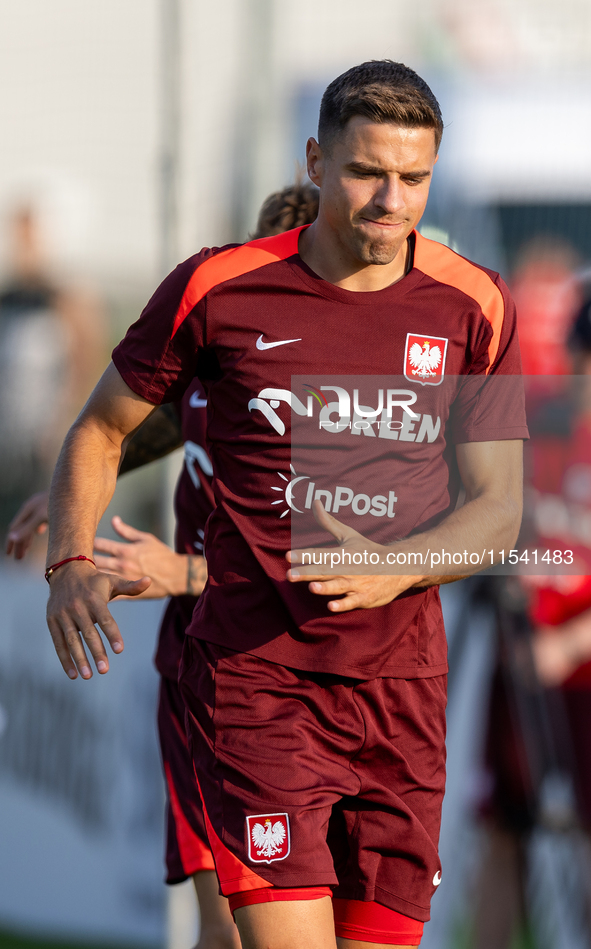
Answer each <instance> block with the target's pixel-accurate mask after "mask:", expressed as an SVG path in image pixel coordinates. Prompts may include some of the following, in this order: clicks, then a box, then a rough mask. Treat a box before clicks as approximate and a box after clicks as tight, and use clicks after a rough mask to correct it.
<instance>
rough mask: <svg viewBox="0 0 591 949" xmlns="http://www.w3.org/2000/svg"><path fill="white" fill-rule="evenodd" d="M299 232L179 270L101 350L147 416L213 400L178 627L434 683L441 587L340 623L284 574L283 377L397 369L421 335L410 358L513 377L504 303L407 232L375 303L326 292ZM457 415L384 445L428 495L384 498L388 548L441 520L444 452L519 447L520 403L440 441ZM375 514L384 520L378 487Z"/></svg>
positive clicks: (482, 275)
mask: <svg viewBox="0 0 591 949" xmlns="http://www.w3.org/2000/svg"><path fill="white" fill-rule="evenodd" d="M301 230H302V229H301V228H297V229H295V230H293V231H288V232H287V233H284V234H281V235H278V236H276V237H270V238H264V239H262V240H254V241H251V242H249V243H247V244H244V245H240V246H230V247H226V248H221V249H217V248H216V249H206V250H203V251H201V252H200V253H199V254H196V255H195V256H194V257H191V258H190V259H189V260H187V261H185V262H184V263H182V264H180V265H179V266H178V267H177V268H176V270H174V271H173V272H172V273H171V274H170V275H169V276H168V277H167V278H166V279H165V280H164V282H163V283H162V284H161V286H160V287H159V288H158V290H157V291H156V293H155V294H154V296H153V297H152V299H151V300H150V301H149V303H148V305H147V306H146V308H145V310H144V312H143V313H142V315H141V317H140V319H139V320H138V321H137V322H136V323H135V324H134V325H133V326H132V327H130V329H129V331H128V333H127V335H126V336H125V338H124V339H123V341H122V342H121V343H120V344H119V346H118V347H117V348H116V349H115V351H114V353H113V360H114V363H115V366H116V367H117V369H118V371H119V372H120V374H121V376H122V377H123V379H124V381H125V382H126V383H127V385H128V386H129V387H130V388H131V389H132V390H133V391H134V392H136V393H138V394H139V395H141V396H143V397H144V398H145V399H147V400H148V401H150V402H152V403H154V404H159V403H162V402H167V401H174V400H177V399H179V398H182V395H183V393H184V392H185V390H186V389H187V387H188V386H189V385H191V382H192V380H193V378H194V377H195V376H198V377H199V379H200V380H201V382H202V383H203V385H204V387H205V389H206V391H207V399H208V407H207V417H208V429H207V438H208V451H209V455H210V457H211V460H212V465H213V487H214V494H215V502H216V508H215V510H214V512H213V514H212V515H211V517H210V518H209V521H208V523H207V528H206V536H205V549H206V556H207V563H208V583H207V586H206V589H205V591H204V593H203V595H202V596H201V597H200V600H199V603H198V606H197V608H196V610H195V614H194V617H193V622H192V624H191V626H190V628H189V630H188V633H189V634H190V635H193V636H196V637H198V638H201V639H203V640H206V641H208V642H213V643H217V644H220V645H223V646H227V647H228V648H230V649H235V650H237V651H243V652H249V653H253V654H256V655H259V656H261V657H262V658H264V659H267V660H270V661H272V662H278V663H281V664H282V665H285V666H291V667H293V668H296V669H301V670H307V671H311V672H327V673H335V674H339V675H345V676H353V677H359V678H364V679H369V678H373V677H377V676H393V677H401V678H414V677H428V676H435V675H440V674H442V673H444V672H445V671H446V669H447V650H446V642H445V632H444V628H443V621H442V615H441V606H440V601H439V593H438V589H437V587H430V588H428V589H410V590H408V591H406V592H405V593H404V594H403V595H402V596H400V597H398V598H397V599H396V600H394V601H393V602H391V603H389V604H388V605H386V606H382V607H378V608H376V609H371V610H354V611H351V612H348V613H343V614H339V615H336V616H335V615H334V614H332V613H331V612H330V611H329V610H328V609H327V605H326V603H327V599H326V598H325V597H321V596H317V595H315V594H313V593H311V592H310V591H309V590H308V587H307V584H306V583H297V584H292V583H290V582H289V581H288V580H287V579H286V569H287V563H286V560H285V552H286V551H287V550H289V549H290V546H291V543H290V541H291V534H290V519H291V513H292V511H291V510H289V508H288V507H286V505H285V504H283V505H282V504H280V503H277V502H278V501H279V500H280V498H279V496H278V490H279V489H280V486H281V484H284V485H285V484H287V483H288V482H289V481H290V480H291V478H292V477H293V475H292V470H291V442H290V438H291V418H290V405H291V406H292V407H293V406H294V405H296V406H297V404H298V402H297V399H298V398H299V396H298V394H295V393H291V384H292V377H293V376H294V375H295V376H302V377H305V376H306V375H308V376H310V377H311V378H312V377H316V376H320V375H322V374H323V373H326V372H327V371H328V372H330V373H331V375H342V376H356V375H366V376H372V375H376V374H377V375H380V376H388V375H393V374H397V375H402V374H403V372H404V368H405V360H406V359H407V356H408V352H409V351H410V350H409V343H411V342H412V341H413V339H414V338H415V337H416V339H414V341H415V342H418V344H419V349H420V350H421V355H424V354H425V353H426V352H427V350H428V347H427V348H426V347H425V346H424V343H430V345H431V346H434V345H435V344H436V343H437V345H438V346H439V350H440V355H442V354H443V357H444V358H443V360H442V359H440V360H439V364H438V366H437V367H436V368H435V369H434V370H429V371H434V372H435V373H439V374H441V373H442V371H443V369H445V373H447V374H448V375H454V376H460V375H466V374H476V375H478V374H482V375H485V374H495V373H496V374H507V375H511V374H518V373H520V366H521V364H520V357H519V348H518V342H517V334H516V327H515V312H514V306H513V303H512V301H511V298H510V296H509V294H508V291H507V289H506V287H505V285H504V284H503V282H502V280H501V279H500V278H499V276H498V275H497V274H494V273H491V272H489V271H487V270H485V269H483V268H482V267H479V266H477V265H475V264H472V263H470V262H469V261H467V260H465V259H464V258H462V257H460V256H459V255H458V254H455V253H454V252H453V251H451V250H449V249H448V248H446V247H444V246H443V245H441V244H439V243H437V242H434V241H428V240H426V239H424V238H422V237H421V236H420V235H418V234H415V235H414V241H415V246H414V261H413V267H412V270H411V271H410V272H409V273H408V274H407V275H406V276H405V277H404V278H403V279H402V280H400V281H399V282H397V283H395V284H393V285H392V286H390V287H387V288H385V289H384V290H379V291H375V292H369V293H359V292H352V291H348V290H344V289H341V288H339V287H335V286H334V285H333V284H330V283H328V282H327V281H325V280H322V279H321V278H320V277H318V276H317V275H316V274H315V273H313V272H312V271H311V270H310V269H309V268H308V267H307V266H306V264H305V263H304V262H303V261H302V259H301V258H300V257H299V255H298V238H299V234H300V231H301ZM437 341H438V342H437ZM415 354H416V351H415ZM415 363H416V365H417V366H419V369H420V365H419V362H417V359H415ZM443 363H445V366H443ZM427 371H428V370H427V369H425V372H427ZM416 388H417V389H421V390H424V391H427V389H429V387H428V386H419V385H417V386H416ZM444 389H445V387H444V386H442V387H441V391H442V392H443V390H444ZM433 391H435V390H433ZM438 391H439V390H438ZM446 391H451V390H449V389H447V390H446ZM309 404H311V403H309ZM415 408H417V413H418V414H420V411H421V410H420V407H419V406H418V403H417V405H416V406H415ZM451 408H452V406H451V405H450V404H442V405H440V406H439V410H440V418H441V424H440V426H438V425H437V424H436V423H435V421H434V419H433V418H432V417H430V420H428V421H427V422H426V423H425V419H421V421H420V424H419V425H418V427H417V426H416V425H415V427H414V428H412V427H410V429H409V427H408V426H407V429H406V434H403V432H402V431H401V432H400V437H399V438H398V439H397V440H391V441H390V442H389V445H390V447H391V449H392V455H391V459H392V465H393V466H394V469H395V472H396V471H400V472H402V471H404V472H406V475H405V478H406V481H407V482H409V480H410V481H413V482H414V484H415V491H416V488H417V486H419V485H420V489H421V492H422V494H421V493H420V494H419V495H417V494H416V493H415V495H414V496H413V500H412V503H410V502H409V503H405V502H404V499H403V498H401V496H400V494H398V495H396V497H397V498H398V500H397V502H396V503H397V508H398V510H399V511H400V512H401V513H399V514H397V517H398V521H397V525H398V532H397V534H396V535H394V534H393V535H392V539H395V536H406V535H408V534H410V533H412V532H417V531H420V529H421V527H422V526H423V527H424V525H425V524H426V523H427V522H429V523H432V522H433V517H434V515H436V514H439V515H440V516H443V515H445V513H447V512H449V511H451V510H453V507H454V506H455V503H456V498H457V492H456V493H454V490H453V489H452V487H451V484H450V483H449V482H450V474H449V472H450V466H449V464H448V463H443V461H442V459H444V457H445V453H446V450H447V449H448V442H450V441H452V440H453V442H456V443H457V442H461V441H465V442H468V441H492V440H500V439H514V438H524V437H527V429H526V427H525V417H524V412H523V409H522V406H520V405H515V406H514V407H513V409H512V410H511V411H509V412H507V411H504V412H503V413H499V414H498V415H497V417H491V414H490V413H485V414H484V415H483V416H482V417H480V419H479V420H477V421H476V422H474V419H473V418H472V420H471V421H470V424H469V425H468V424H467V423H466V424H465V425H464V426H463V427H462V423H460V424H459V428H458V426H457V425H456V430H455V432H454V434H453V438H452V436H450V435H449V434H448V425H447V423H448V420H449V417H450V411H451ZM425 417H426V416H425ZM423 423H425V424H423ZM408 473H410V479H409V475H408ZM442 482H443V483H442ZM380 498H381V499H382V500H380ZM427 498H429V499H430V500H429V502H428V503H427V500H426V499H427ZM372 502H373V503H374V510H375V511H378V512H379V511H381V512H382V514H383V516H384V523H386V521H387V519H388V505H389V503H390V493H389V492H386V493H385V494H383V495H380V494H379V493H378V494H376V495H374V496H373V497H372ZM426 508H428V516H426V513H425V512H426ZM345 513H346V512H345ZM371 513H372V512H369V514H368V517H369V516H370V515H371ZM343 520H346V517H343Z"/></svg>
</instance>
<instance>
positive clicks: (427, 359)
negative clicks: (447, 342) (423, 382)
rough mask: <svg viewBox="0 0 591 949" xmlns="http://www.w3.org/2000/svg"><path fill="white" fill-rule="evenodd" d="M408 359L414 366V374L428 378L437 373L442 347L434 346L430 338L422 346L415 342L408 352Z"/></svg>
mask: <svg viewBox="0 0 591 949" xmlns="http://www.w3.org/2000/svg"><path fill="white" fill-rule="evenodd" d="M408 361H409V363H410V364H411V366H412V367H413V369H412V374H413V376H420V377H421V379H427V378H428V377H429V376H435V375H437V373H436V372H435V370H436V369H437V368H438V367H439V364H440V363H441V349H440V347H439V346H432V345H431V343H430V342H429V341H428V340H425V342H424V343H423V345H422V347H421V346H419V344H418V343H413V344H412V346H411V347H410V350H409V353H408Z"/></svg>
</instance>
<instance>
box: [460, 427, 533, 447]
mask: <svg viewBox="0 0 591 949" xmlns="http://www.w3.org/2000/svg"><path fill="white" fill-rule="evenodd" d="M528 438H529V432H528V430H527V427H526V426H525V425H518V426H515V427H514V428H490V429H479V430H478V431H472V432H463V433H462V434H461V435H458V436H457V437H455V438H454V445H463V444H466V443H467V442H504V441H519V440H522V439H528Z"/></svg>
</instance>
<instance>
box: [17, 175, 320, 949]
mask: <svg viewBox="0 0 591 949" xmlns="http://www.w3.org/2000/svg"><path fill="white" fill-rule="evenodd" d="M317 213H318V189H317V188H315V187H314V186H313V185H312V184H309V183H304V182H303V181H302V178H301V175H300V176H298V179H297V181H296V183H295V184H294V185H291V186H289V187H287V188H284V189H283V190H282V191H278V192H276V193H274V194H271V195H269V197H268V198H267V199H266V201H265V202H264V204H263V206H262V208H261V211H260V214H259V219H258V222H257V227H256V231H255V233H254V234H253V235H252V238H251V239H252V240H254V239H257V238H260V237H268V236H271V235H274V234H281V233H282V232H283V231H286V230H291V229H292V228H294V227H300V226H302V225H303V224H310V223H312V221H314V220H315V219H316V215H317ZM206 406H207V399H206V397H205V393H204V391H203V388H202V386H201V384H200V382H199V381H198V380H197V379H195V380H194V381H193V382H192V384H191V385H190V386H189V388H188V389H187V391H186V393H185V395H184V396H183V398H182V400H181V401H180V402H178V403H174V404H171V405H164V406H161V407H160V408H159V409H157V411H156V412H155V413H154V414H153V415H152V416H151V417H150V418H149V419H148V420H147V422H145V423H144V425H142V427H141V428H140V429H139V431H138V432H137V433H136V435H135V436H134V437H133V438H132V440H131V441H130V443H129V446H128V448H127V451H126V453H125V457H124V458H123V462H122V464H121V468H120V471H119V474H120V475H122V474H125V473H126V472H128V471H133V470H135V469H137V468H139V467H141V466H143V465H146V464H149V463H150V462H152V461H155V460H157V459H158V458H162V457H164V456H165V455H167V454H169V453H170V452H172V451H175V450H176V449H177V448H180V447H181V446H183V447H184V456H185V457H184V465H183V469H182V472H181V474H180V477H179V480H178V483H177V486H176V491H175V501H174V504H175V518H176V536H175V549H174V550H173V549H171V548H170V547H168V546H167V545H166V544H164V543H163V542H162V541H161V540H159V539H158V538H157V537H155V536H154V535H153V534H150V533H146V532H144V531H139V530H136V529H135V528H134V527H132V526H131V525H129V524H126V523H125V522H124V521H122V519H121V518H120V517H114V518H113V522H112V523H113V528H114V529H115V531H116V533H117V534H119V535H120V536H121V537H122V538H124V542H119V541H113V540H107V539H105V538H100V537H97V538H96V541H95V551H96V555H95V561H96V565H97V567H98V568H99V569H100V570H104V571H105V572H107V573H113V572H115V573H117V574H119V575H120V576H122V577H125V578H126V579H128V580H131V581H133V580H137V579H139V578H140V577H143V576H149V577H150V578H151V580H152V584H151V586H150V587H149V588H148V590H146V591H145V592H144V593H143V594H142V596H143V597H144V598H150V599H154V598H161V597H170V600H169V603H168V605H167V607H166V612H165V614H164V617H163V620H162V624H161V627H160V632H159V636H158V645H157V649H156V654H155V657H154V662H155V665H156V668H157V670H158V672H159V674H160V677H161V683H160V696H159V704H158V733H159V739H160V751H161V757H162V764H163V770H164V776H165V783H166V791H167V832H166V853H165V861H166V868H167V876H166V882H167V883H169V884H175V883H180V882H182V881H184V880H186V879H188V878H189V877H192V878H193V883H194V887H195V892H196V896H197V901H198V904H199V918H200V933H199V942H198V949H238V947H239V946H240V940H239V937H238V931H237V929H236V926H235V924H234V921H233V919H232V915H231V913H230V910H229V908H228V901H227V899H226V898H225V897H223V896H221V895H220V894H219V890H218V881H217V876H216V874H215V868H214V862H213V857H212V854H211V850H210V848H209V843H208V840H207V834H206V831H205V825H204V822H203V812H202V809H201V807H200V797H199V791H198V788H197V785H196V782H195V776H194V772H193V762H192V760H191V756H190V753H189V749H188V746H187V736H186V732H185V706H184V702H183V700H182V697H181V694H180V691H179V687H178V683H177V680H178V673H179V666H180V661H181V654H182V649H183V643H184V634H185V630H186V628H187V627H188V625H189V623H190V621H191V617H192V614H193V610H194V607H195V604H196V602H197V598H198V596H199V594H200V593H201V591H202V590H203V587H204V585H205V580H206V577H207V567H206V563H205V560H204V557H203V555H202V551H203V536H204V530H205V524H206V521H207V518H208V517H209V515H210V513H211V512H212V510H213V509H214V507H215V503H214V498H213V492H212V487H211V481H212V473H213V471H212V466H211V461H210V460H209V457H208V455H207V451H206V438H205V430H206V422H207V410H206ZM47 502H48V495H47V492H46V491H45V492H43V493H39V494H37V495H35V496H34V497H32V498H30V499H29V500H28V501H27V502H26V503H25V504H24V505H23V507H22V509H21V510H20V511H19V513H18V514H17V516H16V517H15V518H14V521H13V523H12V524H11V527H10V533H9V536H8V544H7V553H8V554H12V555H13V556H14V557H15V558H16V559H17V560H19V559H21V558H22V557H23V556H24V555H25V554H26V551H27V549H28V547H29V545H30V543H31V541H32V538H33V537H34V535H35V533H36V532H38V531H39V530H42V529H44V528H45V527H46V525H47Z"/></svg>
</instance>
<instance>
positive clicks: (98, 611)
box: [47, 364, 154, 678]
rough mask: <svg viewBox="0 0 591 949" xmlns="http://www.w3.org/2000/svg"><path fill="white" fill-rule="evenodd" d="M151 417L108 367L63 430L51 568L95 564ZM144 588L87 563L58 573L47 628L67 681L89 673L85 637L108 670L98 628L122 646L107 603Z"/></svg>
mask: <svg viewBox="0 0 591 949" xmlns="http://www.w3.org/2000/svg"><path fill="white" fill-rule="evenodd" d="M153 411H154V406H153V405H152V404H151V403H149V402H147V401H146V400H145V399H143V398H141V396H138V395H136V394H135V393H134V392H132V390H131V389H130V388H129V387H128V386H127V385H126V384H125V383H124V381H123V379H122V378H121V376H120V375H119V373H118V372H117V370H116V368H115V367H114V366H113V365H112V364H111V365H110V366H109V367H108V368H107V370H106V371H105V373H104V374H103V376H102V378H101V380H100V381H99V383H98V385H97V387H96V388H95V390H94V392H93V393H92V395H91V396H90V399H89V400H88V402H87V404H86V406H85V407H84V409H83V410H82V412H81V413H80V416H79V417H78V419H77V420H76V422H75V423H74V425H73V426H72V428H71V429H70V431H69V432H68V435H67V437H66V440H65V442H64V445H63V448H62V451H61V454H60V457H59V459H58V463H57V465H56V469H55V472H54V475H53V480H52V484H51V490H50V498H49V545H48V554H47V562H48V564H55V563H58V562H60V561H62V560H65V559H66V558H67V557H74V556H77V555H79V554H83V555H84V556H86V557H90V558H92V553H93V543H94V538H95V534H96V529H97V526H98V522H99V520H100V518H101V517H102V515H103V513H104V511H105V509H106V507H107V505H108V503H109V501H110V500H111V498H112V496H113V492H114V490H115V483H116V480H117V472H118V469H119V465H120V462H121V456H122V453H123V452H124V450H125V446H126V443H127V441H128V440H129V438H130V436H131V435H132V434H133V432H134V431H135V430H136V429H137V428H139V426H140V425H141V424H142V423H143V422H144V421H145V419H146V418H147V417H148V416H149V415H150V414H151V413H152V412H153ZM149 583H150V581H149V579H148V578H147V577H144V578H142V579H141V580H137V581H134V582H131V581H128V580H123V579H122V578H120V577H117V576H114V575H112V574H111V575H109V574H104V573H98V571H96V570H95V568H94V567H93V566H92V564H90V563H87V562H85V561H79V562H76V563H68V564H66V565H65V566H63V567H61V568H60V569H59V570H58V571H56V573H55V574H54V575H53V576H52V578H51V584H50V586H51V590H50V596H49V602H48V605H47V623H48V626H49V629H50V632H51V635H52V638H53V642H54V646H55V649H56V652H57V654H58V656H59V658H60V661H61V663H62V666H63V668H64V670H65V672H66V673H67V674H68V675H69V676H70V677H71V678H76V676H77V671H76V667H77V668H78V670H79V671H80V674H81V675H82V676H83V677H84V678H90V677H91V675H92V672H91V670H90V665H89V663H88V660H87V657H86V653H85V650H84V646H83V643H82V639H83V640H84V641H85V642H86V644H87V646H88V648H89V650H90V652H91V654H92V656H93V658H94V661H95V664H96V667H97V669H98V671H99V672H101V673H104V672H107V670H108V668H109V662H108V659H107V654H106V652H105V648H104V645H103V641H102V639H101V637H100V635H99V633H98V631H97V630H96V628H95V623H97V624H98V626H99V627H100V629H101V630H102V631H103V633H104V634H105V636H106V638H107V639H108V640H109V643H110V644H111V648H112V649H113V651H114V652H121V650H122V649H123V641H122V639H121V634H120V632H119V629H118V628H117V624H116V623H115V621H114V619H113V617H112V616H111V614H110V613H109V610H108V608H107V603H108V602H109V600H111V599H113V597H115V596H118V595H120V594H126V595H127V596H133V595H135V594H138V593H141V592H143V591H144V590H146V589H147V587H148V586H149ZM80 633H81V634H82V638H81V636H80Z"/></svg>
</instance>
